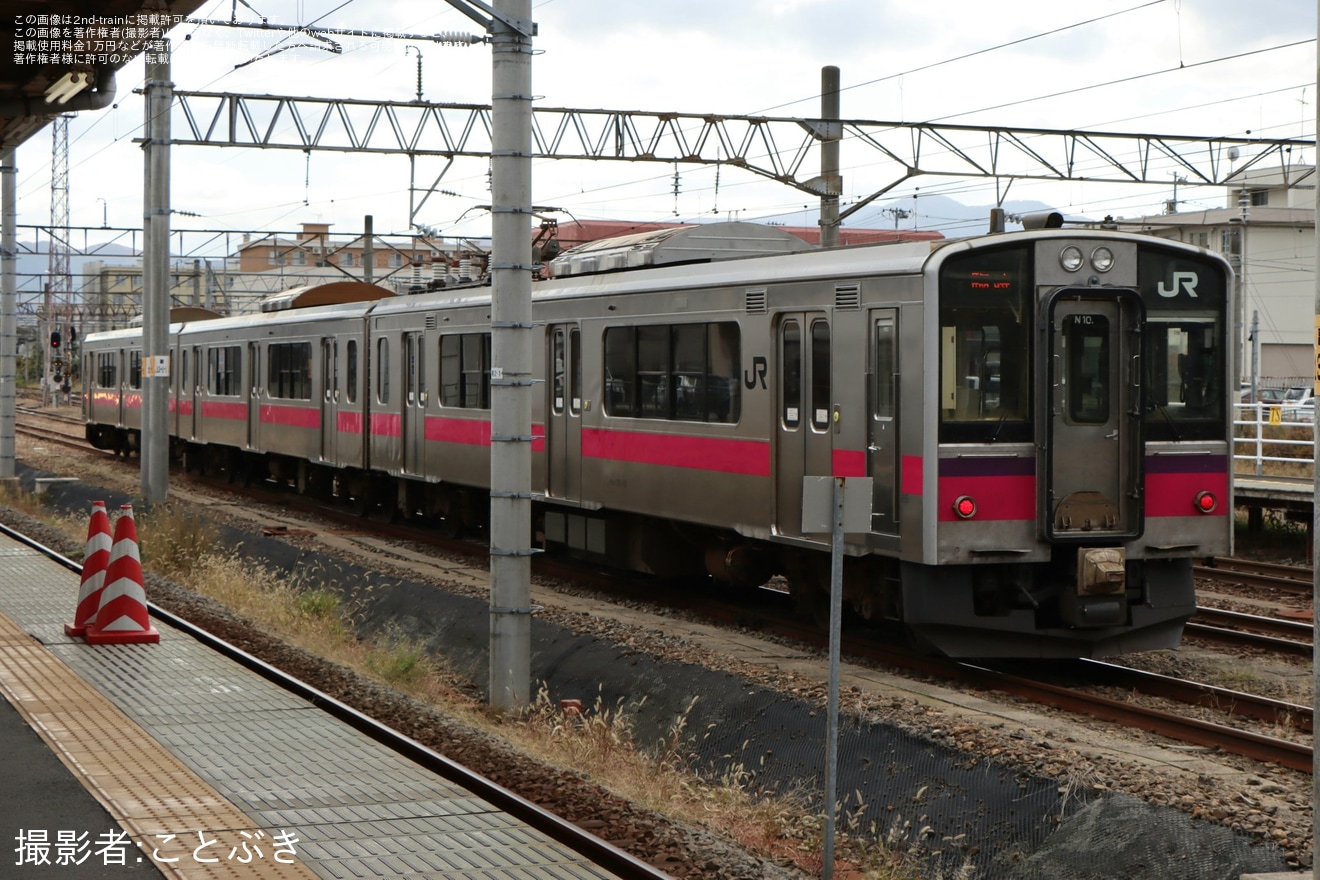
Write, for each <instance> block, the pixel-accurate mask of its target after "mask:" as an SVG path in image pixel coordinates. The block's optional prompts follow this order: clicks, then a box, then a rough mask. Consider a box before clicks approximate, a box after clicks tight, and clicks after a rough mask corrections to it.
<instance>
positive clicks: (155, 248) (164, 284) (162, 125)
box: [126, 40, 174, 506]
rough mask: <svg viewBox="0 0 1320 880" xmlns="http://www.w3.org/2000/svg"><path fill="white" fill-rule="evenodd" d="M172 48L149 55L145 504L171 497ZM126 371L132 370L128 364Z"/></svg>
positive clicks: (161, 45) (164, 45) (163, 44)
mask: <svg viewBox="0 0 1320 880" xmlns="http://www.w3.org/2000/svg"><path fill="white" fill-rule="evenodd" d="M173 100H174V84H173V83H172V82H170V47H169V41H168V40H159V41H158V42H156V43H154V44H153V45H152V46H151V47H150V48H149V49H148V50H147V87H146V113H147V119H146V123H147V124H146V135H147V139H146V143H145V144H143V150H144V162H145V173H144V177H143V179H144V182H145V185H146V194H145V203H144V205H143V208H144V210H143V214H142V241H143V246H142V251H143V254H142V276H143V278H142V449H141V454H142V471H141V480H142V500H143V501H144V502H145V503H146V504H147V505H148V506H150V505H154V504H163V503H164V502H165V498H166V495H167V494H168V492H169V478H170V470H169V469H170V462H169V442H170V440H169V434H168V424H169V422H168V413H169V393H170V376H169V373H170V368H169V330H170V283H169V282H170V105H171V104H172V103H173ZM126 366H127V365H126Z"/></svg>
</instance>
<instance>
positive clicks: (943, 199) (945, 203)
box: [763, 195, 1053, 238]
mask: <svg viewBox="0 0 1320 880" xmlns="http://www.w3.org/2000/svg"><path fill="white" fill-rule="evenodd" d="M993 207H994V206H993V205H964V204H963V203H962V202H959V201H956V200H954V199H951V198H948V197H947V196H934V195H931V196H919V197H917V198H915V199H911V198H907V199H898V200H895V201H892V202H875V203H873V204H870V205H867V206H866V207H865V208H863V209H862V210H860V211H858V212H857V213H856V214H853V215H852V216H850V217H848V219H846V220H845V221H844V225H845V226H848V227H851V228H853V229H919V230H922V231H923V232H924V231H931V230H934V231H936V232H941V233H943V234H944V235H945V236H947V237H949V238H963V237H965V236H968V235H978V234H980V233H982V232H985V231H987V230H988V229H989V228H990V209H991V208H993ZM1003 207H1004V211H1005V212H1007V213H1008V214H1009V216H1010V217H1012V216H1022V215H1024V214H1034V213H1037V212H1039V211H1050V210H1053V206H1051V205H1047V204H1045V203H1044V202H1037V201H1027V200H1015V201H1010V202H1005V203H1004V206H1003ZM846 209H847V206H846V205H845V206H844V210H846ZM803 216H804V214H803V212H801V211H798V212H795V213H794V214H792V215H791V220H792V221H793V222H794V223H802V222H804V221H803ZM805 216H806V217H807V220H806V221H805V222H806V223H808V224H811V223H815V222H817V220H818V219H819V213H818V212H809V213H807V214H806V215H805ZM763 219H766V220H774V221H777V222H782V221H785V220H789V219H790V217H767V218H763ZM1007 228H1008V229H1021V228H1022V224H1021V223H1015V222H1013V221H1011V220H1010V221H1009V223H1008V226H1007Z"/></svg>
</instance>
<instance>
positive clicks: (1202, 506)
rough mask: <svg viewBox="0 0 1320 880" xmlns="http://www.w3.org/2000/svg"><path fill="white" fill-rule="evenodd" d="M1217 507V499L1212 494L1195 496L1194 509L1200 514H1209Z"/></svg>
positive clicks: (1205, 493)
mask: <svg viewBox="0 0 1320 880" xmlns="http://www.w3.org/2000/svg"><path fill="white" fill-rule="evenodd" d="M1218 506H1219V499H1218V498H1216V497H1215V495H1214V493H1213V492H1201V493H1200V494H1198V495H1197V496H1196V509H1197V510H1199V511H1200V512H1201V513H1211V512H1213V511H1214V509H1215V508H1216V507H1218Z"/></svg>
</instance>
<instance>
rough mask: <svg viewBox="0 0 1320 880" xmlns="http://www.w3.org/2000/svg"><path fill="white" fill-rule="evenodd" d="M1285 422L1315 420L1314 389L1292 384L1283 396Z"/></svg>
mask: <svg viewBox="0 0 1320 880" xmlns="http://www.w3.org/2000/svg"><path fill="white" fill-rule="evenodd" d="M1283 420H1284V421H1285V422H1314V421H1315V389H1313V388H1305V387H1302V386H1294V387H1292V388H1289V389H1288V391H1287V393H1285V394H1284V396H1283Z"/></svg>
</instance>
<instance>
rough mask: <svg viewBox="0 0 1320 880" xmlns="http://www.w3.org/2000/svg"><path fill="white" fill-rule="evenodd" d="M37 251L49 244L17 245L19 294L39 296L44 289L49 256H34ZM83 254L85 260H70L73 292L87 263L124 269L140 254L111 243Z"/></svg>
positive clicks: (80, 284)
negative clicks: (123, 267) (122, 267)
mask: <svg viewBox="0 0 1320 880" xmlns="http://www.w3.org/2000/svg"><path fill="white" fill-rule="evenodd" d="M38 247H40V248H42V249H43V250H45V249H47V248H48V247H49V241H48V240H43V241H42V242H41V243H40V245H37V244H36V243H34V242H30V241H22V242H19V243H18V259H17V260H16V263H17V265H16V267H15V271H16V272H17V274H18V281H17V286H18V290H19V292H20V293H27V294H32V293H40V292H41V291H42V290H44V289H45V284H46V273H47V272H48V271H49V270H50V255H49V254H48V253H34V251H36V250H37V248H38ZM86 250H87V251H88V252H89V254H88V256H77V255H71V256H70V257H69V272H70V274H71V275H72V276H73V289H74V290H75V291H77V290H79V289H81V288H82V287H83V282H82V276H83V273H84V270H85V269H86V268H87V264H88V263H95V262H100V263H104V264H106V265H110V266H126V265H131V264H133V263H136V262H137V261H138V260H140V259H142V255H141V252H140V251H135V250H133V249H132V248H130V247H125V246H124V245H121V244H115V243H113V242H107V243H105V244H89V245H87V247H86Z"/></svg>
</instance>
